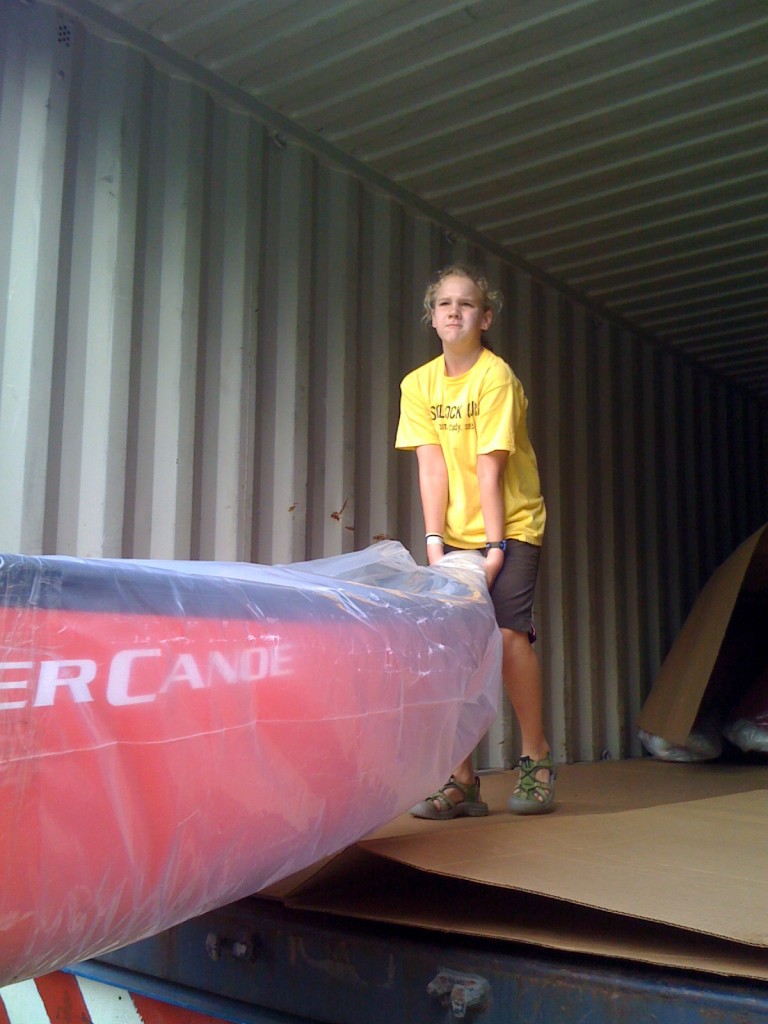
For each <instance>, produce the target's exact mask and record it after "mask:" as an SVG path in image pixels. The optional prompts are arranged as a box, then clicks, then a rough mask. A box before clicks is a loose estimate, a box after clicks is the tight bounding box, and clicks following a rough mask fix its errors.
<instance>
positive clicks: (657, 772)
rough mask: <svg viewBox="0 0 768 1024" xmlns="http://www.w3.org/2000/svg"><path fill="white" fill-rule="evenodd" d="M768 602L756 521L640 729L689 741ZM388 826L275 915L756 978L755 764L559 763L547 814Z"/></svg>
mask: <svg viewBox="0 0 768 1024" xmlns="http://www.w3.org/2000/svg"><path fill="white" fill-rule="evenodd" d="M765 591H768V526H766V527H763V528H762V529H761V530H759V531H757V533H755V534H754V535H753V536H752V537H750V538H749V539H748V540H747V541H745V542H744V544H742V545H741V547H739V548H738V549H737V550H736V551H735V552H734V553H733V555H732V556H731V557H730V558H729V559H728V560H727V561H726V562H725V563H724V564H723V565H722V566H721V567H720V568H719V569H718V570H717V572H716V573H715V574H714V575H713V576H712V578H711V579H710V580H709V582H708V583H707V585H706V587H705V588H704V590H703V591H702V593H701V595H700V596H699V599H698V600H697V602H696V604H695V606H694V608H693V610H692V611H691V614H690V616H689V617H688V619H687V621H686V623H685V625H684V627H683V629H682V630H681V633H680V635H679V637H678V638H677V640H676V642H675V644H674V646H673V648H672V650H671V651H670V653H669V655H668V657H667V658H666V660H665V662H664V665H663V667H662V669H661V672H660V673H659V677H658V679H657V680H656V682H655V684H654V686H653V690H652V692H651V694H650V696H649V698H648V702H647V704H646V706H645V708H644V709H643V713H642V716H641V719H640V722H641V725H642V727H643V728H645V729H647V730H648V731H649V732H653V733H655V734H657V735H659V736H663V737H664V738H665V739H668V740H670V741H672V742H675V743H683V742H684V741H685V739H686V738H687V736H688V733H689V732H690V730H691V726H692V725H693V723H694V720H695V718H696V714H697V711H698V710H699V706H700V704H701V700H702V696H703V695H704V693H705V690H706V688H707V684H708V681H709V678H710V676H711V674H712V671H713V668H714V666H715V664H716V662H717V660H718V654H719V652H720V649H721V645H722V644H723V638H724V637H725V635H726V631H727V629H728V626H729V622H730V619H731V616H732V614H733V612H734V608H735V607H736V604H737V601H740V599H741V597H742V596H743V595H744V594H756V593H760V592H765ZM513 786H514V775H513V773H509V772H503V773H497V774H486V775H484V776H483V780H482V792H483V797H484V799H485V800H487V801H488V803H489V806H490V809H491V814H490V816H489V817H487V818H473V819H469V818H460V819H456V820H454V821H446V822H434V821H421V820H418V819H414V818H411V817H410V816H408V815H404V816H402V817H399V818H397V819H396V820H395V821H394V822H392V823H390V824H389V825H388V826H386V827H385V828H383V829H380V830H379V831H378V832H377V833H376V834H375V835H374V836H372V837H370V838H369V839H367V840H365V841H363V842H360V843H358V844H357V845H356V846H355V847H352V848H351V849H349V850H347V851H345V852H344V853H342V854H341V855H339V856H338V857H335V858H333V859H331V860H330V861H329V862H327V863H325V864H324V865H322V866H321V867H320V868H319V869H318V870H317V871H315V872H314V873H309V874H305V875H304V876H303V877H302V878H301V879H295V880H293V882H292V883H288V884H287V885H286V886H285V887H284V889H283V891H282V892H281V893H278V894H277V895H280V896H281V897H282V898H283V899H284V900H285V902H286V903H287V904H288V905H289V906H294V907H300V908H303V909H312V910H320V911H325V912H329V913H334V914H340V915H344V916H351V917H362V918H367V919H373V920H380V921H386V922H390V923H394V924H401V925H410V926H416V927H421V928H428V929H437V930H440V931H443V932H449V933H454V934H458V935H462V934H463V935H475V936H484V937H491V938H496V939H499V940H502V941H507V942H515V943H521V942H522V943H530V944H533V945H536V946H541V947H549V948H553V949H558V950H564V951H570V952H577V953H587V954H595V955H599V956H603V957H611V958H621V959H625V960H633V961H642V962H646V963H651V964H655V965H662V966H666V967H680V968H684V969H689V970H696V971H708V972H714V973H718V974H724V975H733V976H742V977H749V978H756V979H761V980H765V981H768V914H767V913H766V908H767V907H768V855H766V839H765V836H766V827H767V826H768V767H766V765H765V759H764V758H763V763H762V764H761V763H752V764H749V763H745V762H740V763H728V762H725V761H722V762H713V763H705V764H684V763H683V764H681V763H666V762H663V761H659V760H655V759H652V758H642V759H636V760H630V761H619V762H600V763H596V764H581V765H566V766H560V768H559V770H558V780H557V805H556V810H555V812H554V813H553V814H551V815H546V816H542V817H534V818H520V817H515V816H512V815H510V814H509V813H508V812H507V806H506V805H507V797H508V796H509V794H510V792H511V791H512V788H513Z"/></svg>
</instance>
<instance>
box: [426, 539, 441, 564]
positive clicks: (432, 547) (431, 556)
mask: <svg viewBox="0 0 768 1024" xmlns="http://www.w3.org/2000/svg"><path fill="white" fill-rule="evenodd" d="M443 554H444V551H443V545H442V544H427V564H428V565H434V564H435V562H439V561H440V559H441V558H442V557H443Z"/></svg>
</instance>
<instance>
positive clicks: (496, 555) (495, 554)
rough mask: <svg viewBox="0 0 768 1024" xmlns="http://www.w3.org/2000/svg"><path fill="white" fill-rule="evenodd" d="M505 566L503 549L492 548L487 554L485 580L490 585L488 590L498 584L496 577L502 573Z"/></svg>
mask: <svg viewBox="0 0 768 1024" xmlns="http://www.w3.org/2000/svg"><path fill="white" fill-rule="evenodd" d="M503 565H504V552H503V551H502V550H501V548H490V549H489V550H488V551H486V553H485V579H486V581H487V583H488V589H489V590H490V589H491V587H492V586H493V584H494V583H495V582H496V577H497V576H498V575H499V573H500V572H501V567H502V566H503Z"/></svg>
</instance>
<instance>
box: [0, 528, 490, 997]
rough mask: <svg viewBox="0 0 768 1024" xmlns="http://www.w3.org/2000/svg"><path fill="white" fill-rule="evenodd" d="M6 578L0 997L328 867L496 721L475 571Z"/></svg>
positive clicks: (384, 550)
mask: <svg viewBox="0 0 768 1024" xmlns="http://www.w3.org/2000/svg"><path fill="white" fill-rule="evenodd" d="M0 563H1V565H0V615H2V633H0V636H1V637H2V648H1V649H0V845H1V847H2V864H3V871H4V872H5V876H4V879H3V885H2V889H0V984H5V983H8V982H11V981H15V980H20V979H22V978H28V977H33V976H36V975H39V974H43V973H46V972H48V971H51V970H54V969H56V968H58V967H61V966H64V965H67V964H70V963H74V962H76V961H78V960H81V959H84V958H86V957H90V956H94V955H98V954H99V953H102V952H106V951H108V950H110V949H114V948H116V947H118V946H121V945H125V944H127V943H129V942H133V941H135V940H137V939H140V938H143V937H145V936H147V935H150V934H154V933H156V932H158V931H161V930H163V929H165V928H168V927H170V926H172V925H173V924H176V923H178V922H180V921H182V920H185V919H187V918H189V917H192V916H195V915H197V914H199V913H203V912H205V911H206V910H209V909H211V908H213V907H216V906H221V905H223V904H225V903H228V902H230V901H232V900H235V899H238V898H241V897H243V896H245V895H248V894H250V893H252V892H256V891H258V890H260V889H262V888H264V887H266V886H267V885H269V884H271V883H273V882H275V881H277V880H278V879H280V878H281V877H285V876H287V875H289V874H291V873H293V872H294V871H297V870H299V869H301V868H303V867H306V866H308V865H310V864H312V863H314V862H316V861H317V860H319V859H320V858H322V857H324V856H326V855H329V854H332V853H334V852H337V851H338V850H340V849H342V848H344V847H345V846H347V845H349V844H350V843H352V842H354V841H355V840H357V839H359V838H361V837H362V836H364V835H365V834H366V833H368V832H370V831H371V830H372V829H374V828H376V827H378V826H379V825H381V824H383V823H385V822H386V821H388V820H390V819H391V818H392V817H394V816H395V815H397V814H399V813H401V812H403V811H404V810H405V809H407V808H408V807H409V806H410V805H411V804H413V803H414V802H415V801H416V800H418V799H420V798H421V797H423V796H424V794H425V793H426V792H428V791H429V790H430V789H433V788H435V787H436V786H437V785H439V784H440V783H441V782H443V781H445V777H446V775H447V774H448V773H449V772H450V771H451V770H452V769H453V768H454V767H455V765H456V764H457V763H458V762H459V761H460V760H461V759H462V758H463V757H464V756H465V755H466V754H467V753H468V752H469V751H470V750H471V749H472V748H473V747H474V746H475V744H476V743H477V742H478V741H479V739H480V738H481V737H482V735H483V734H484V732H485V730H486V729H487V727H488V725H489V723H490V722H491V720H492V718H493V716H494V714H495V711H496V704H497V699H498V694H499V679H500V667H501V638H500V634H499V631H498V629H497V627H496V623H495V619H494V615H493V609H492V606H491V603H490V599H489V597H488V593H487V589H486V587H485V580H484V574H483V570H482V566H481V565H479V564H478V562H477V561H475V560H474V559H473V558H472V557H471V556H462V555H459V556H447V557H446V558H445V559H444V560H443V562H442V563H441V564H440V566H439V567H432V568H429V569H427V568H420V567H418V566H417V565H416V563H415V562H414V561H413V560H412V558H411V557H410V555H409V554H408V553H407V551H406V550H405V549H404V548H403V547H402V546H401V545H399V544H397V543H395V542H385V543H383V544H379V545H374V546H373V547H371V548H368V549H366V550H365V551H363V552H357V553H355V554H352V555H343V556H339V557H338V558H332V559H325V560H322V561H318V562H309V563H304V564H302V565H294V566H284V567H266V566H253V565H243V564H218V563H217V564H206V563H194V562H190V563H179V562H172V563H160V562H133V561H119V560H81V559H74V558H64V557H60V558H59V557H23V556H18V555H9V556H3V557H2V558H0Z"/></svg>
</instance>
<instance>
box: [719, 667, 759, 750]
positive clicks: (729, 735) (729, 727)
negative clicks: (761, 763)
mask: <svg viewBox="0 0 768 1024" xmlns="http://www.w3.org/2000/svg"><path fill="white" fill-rule="evenodd" d="M723 735H724V736H725V738H726V739H727V740H728V741H729V742H730V743H733V744H734V746H736V747H739V748H740V749H741V750H743V751H744V752H745V753H746V752H748V751H752V750H754V751H757V752H759V753H761V754H768V666H766V667H765V668H764V669H763V671H762V672H761V673H760V674H759V675H758V677H757V679H755V681H754V683H753V684H752V686H751V687H750V688H749V690H748V691H747V692H746V694H745V695H744V696H743V697H742V699H741V700H740V701H739V703H738V704H737V705H736V706H735V707H734V708H733V709H732V711H731V712H730V714H729V716H728V719H727V721H726V723H725V726H724V728H723Z"/></svg>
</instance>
